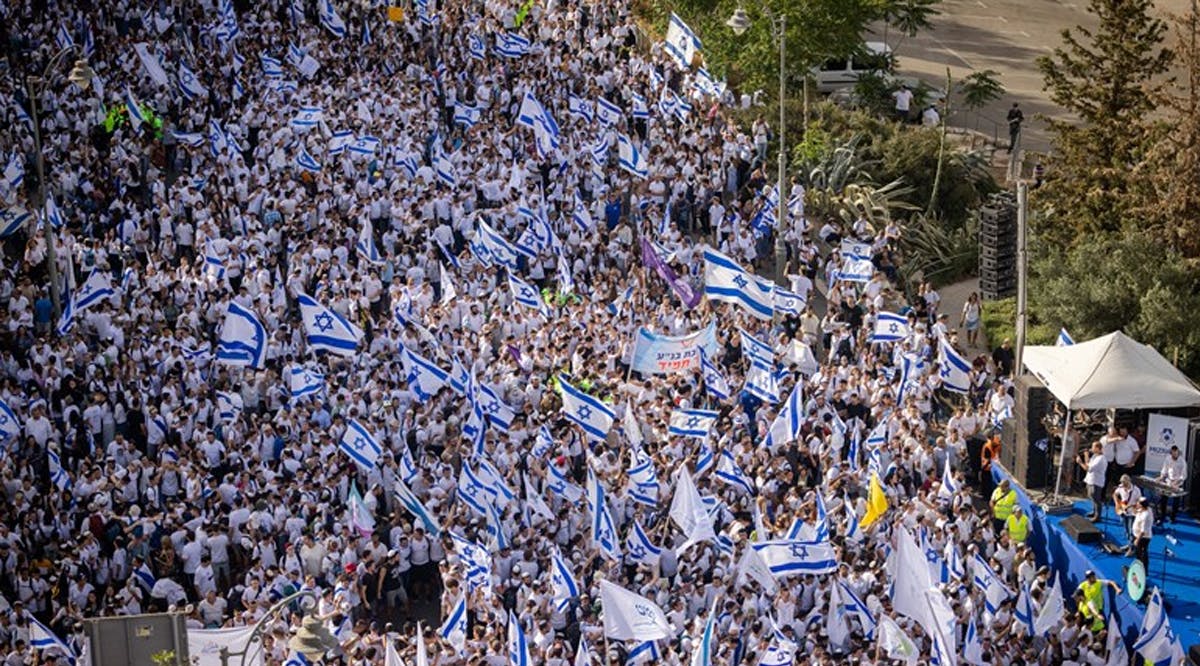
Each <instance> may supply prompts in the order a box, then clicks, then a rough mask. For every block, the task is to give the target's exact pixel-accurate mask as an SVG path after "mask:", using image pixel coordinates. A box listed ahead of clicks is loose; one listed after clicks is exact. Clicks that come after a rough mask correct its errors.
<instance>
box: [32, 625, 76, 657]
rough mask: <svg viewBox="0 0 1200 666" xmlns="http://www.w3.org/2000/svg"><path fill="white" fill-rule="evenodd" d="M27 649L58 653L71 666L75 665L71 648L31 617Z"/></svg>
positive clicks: (74, 655) (73, 652)
mask: <svg viewBox="0 0 1200 666" xmlns="http://www.w3.org/2000/svg"><path fill="white" fill-rule="evenodd" d="M29 647H31V648H33V649H35V650H38V651H40V652H47V653H51V654H53V653H55V652H57V653H60V654H61V655H63V656H64V657H66V658H67V660H68V661H69V662H71V663H72V664H74V663H75V657H76V654H75V651H74V650H72V649H71V646H69V645H67V644H66V643H64V642H63V641H62V639H60V638H59V637H58V636H55V635H54V632H52V631H50V630H49V629H47V628H46V625H44V624H42V623H41V622H38V621H37V620H36V619H34V618H33V617H30V618H29Z"/></svg>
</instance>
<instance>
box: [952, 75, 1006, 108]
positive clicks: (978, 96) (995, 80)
mask: <svg viewBox="0 0 1200 666" xmlns="http://www.w3.org/2000/svg"><path fill="white" fill-rule="evenodd" d="M958 94H959V95H961V96H962V104H963V106H965V107H967V108H968V109H970V110H971V111H977V110H979V109H982V108H983V107H985V106H987V105H988V103H990V102H994V101H996V100H998V99H1000V98H1001V97H1003V96H1004V86H1002V85H1001V84H1000V73H999V72H997V71H996V70H994V69H984V70H980V71H978V72H971V73H970V74H968V75H966V76H965V77H963V80H962V81H960V82H959V84H958Z"/></svg>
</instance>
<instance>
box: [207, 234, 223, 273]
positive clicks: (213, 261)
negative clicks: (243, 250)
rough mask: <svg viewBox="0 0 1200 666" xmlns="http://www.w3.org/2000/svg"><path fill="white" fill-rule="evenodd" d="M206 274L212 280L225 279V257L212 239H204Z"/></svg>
mask: <svg viewBox="0 0 1200 666" xmlns="http://www.w3.org/2000/svg"><path fill="white" fill-rule="evenodd" d="M204 274H205V276H207V277H208V278H209V279H210V280H224V279H225V258H224V257H222V256H221V255H219V254H217V248H216V246H214V245H213V243H212V240H206V241H204Z"/></svg>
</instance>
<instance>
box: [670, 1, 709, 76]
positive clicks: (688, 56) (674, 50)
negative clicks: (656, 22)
mask: <svg viewBox="0 0 1200 666" xmlns="http://www.w3.org/2000/svg"><path fill="white" fill-rule="evenodd" d="M663 48H664V49H666V51H667V54H668V55H670V56H671V58H672V59H674V60H675V62H676V63H677V64H678V65H679V66H680V67H683V68H684V69H687V68H690V67H691V66H692V60H694V59H695V57H696V54H697V53H699V52H700V49H701V45H700V40H699V38H697V37H696V33H694V32H692V29H691V28H689V27H688V26H687V24H686V23H684V22H683V19H681V18H679V16H677V15H676V14H675V13H674V12H672V13H671V22H670V23H669V24H668V25H667V38H666V41H664V42H663Z"/></svg>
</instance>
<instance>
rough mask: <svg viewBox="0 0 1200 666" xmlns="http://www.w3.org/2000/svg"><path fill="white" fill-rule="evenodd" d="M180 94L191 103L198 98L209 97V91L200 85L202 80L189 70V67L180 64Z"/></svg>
mask: <svg viewBox="0 0 1200 666" xmlns="http://www.w3.org/2000/svg"><path fill="white" fill-rule="evenodd" d="M178 80H179V92H181V93H183V96H184V97H185V98H187V100H188V101H189V102H190V101H192V100H193V99H196V98H197V97H200V98H203V97H207V96H208V89H207V88H205V87H204V86H203V85H201V84H200V79H198V78H196V74H195V73H194V72H192V70H190V69H188V66H187V65H185V64H183V63H182V62H181V63H179V74H178Z"/></svg>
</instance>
